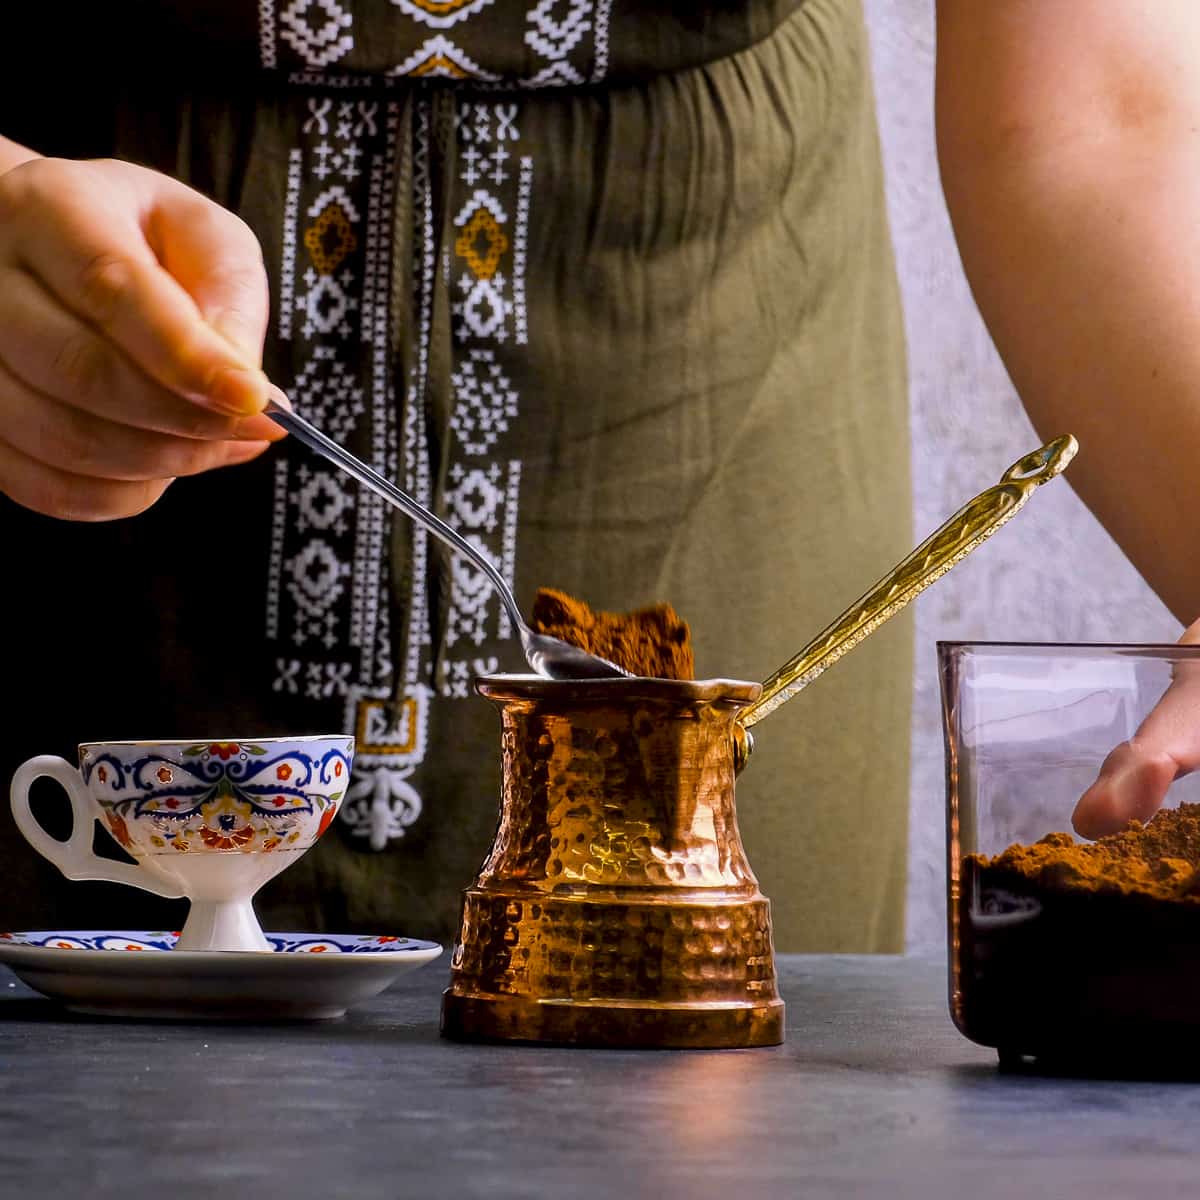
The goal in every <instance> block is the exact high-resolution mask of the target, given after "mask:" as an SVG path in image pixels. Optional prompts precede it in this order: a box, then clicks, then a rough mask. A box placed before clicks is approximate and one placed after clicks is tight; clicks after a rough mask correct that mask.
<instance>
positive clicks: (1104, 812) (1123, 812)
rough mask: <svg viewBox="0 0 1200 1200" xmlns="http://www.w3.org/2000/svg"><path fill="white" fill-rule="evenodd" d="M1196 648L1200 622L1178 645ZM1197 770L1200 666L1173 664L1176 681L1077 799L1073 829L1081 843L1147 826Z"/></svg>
mask: <svg viewBox="0 0 1200 1200" xmlns="http://www.w3.org/2000/svg"><path fill="white" fill-rule="evenodd" d="M1197 643H1200V621H1197V622H1195V623H1194V624H1193V625H1191V626H1189V627H1188V629H1187V631H1186V632H1185V633H1184V635H1183V637H1182V638H1180V644H1181V645H1196V644H1197ZM1197 767H1200V661H1196V662H1183V663H1177V664H1176V666H1175V678H1174V679H1173V680H1172V682H1171V686H1170V687H1169V688H1167V690H1166V691H1165V692H1164V693H1163V696H1162V699H1160V700H1159V702H1158V703H1157V704H1156V705H1155V706H1154V708H1153V710H1152V711H1151V712H1150V715H1149V716H1148V717H1147V718H1146V719H1145V720H1144V721H1143V722H1142V724H1141V726H1140V728H1139V729H1138V731H1137V733H1135V734H1134V735H1133V737H1132V738H1130V739H1129V741H1127V742H1122V743H1121V745H1119V746H1118V747H1117V748H1116V749H1115V750H1114V751H1113V752H1112V753H1111V754H1110V755H1109V756H1108V757H1107V758H1106V759H1105V760H1104V765H1103V766H1102V767H1101V768H1100V774H1099V777H1098V778H1097V779H1096V782H1095V783H1093V784H1092V786H1091V787H1090V788H1088V790H1087V791H1086V792H1084V793H1083V795H1082V796H1081V797H1080V799H1079V803H1078V804H1076V806H1075V812H1074V813H1073V814H1072V817H1071V823H1072V824H1073V825H1074V826H1075V831H1076V832H1077V833H1079V834H1081V835H1082V836H1083V837H1088V838H1098V837H1103V836H1104V835H1105V834H1107V833H1118V832H1119V831H1120V830H1122V829H1124V828H1125V826H1126V825H1128V824H1129V822H1130V821H1133V820H1138V821H1148V820H1149V819H1150V818H1151V817H1152V816H1154V814H1155V813H1156V812H1158V810H1159V808H1161V807H1162V802H1163V800H1164V799H1165V798H1166V795H1167V789H1168V788H1169V787H1170V786H1171V784H1172V783H1174V781H1175V780H1176V779H1177V778H1178V777H1179V776H1180V775H1186V774H1187V773H1188V772H1189V771H1194V770H1195V769H1196V768H1197Z"/></svg>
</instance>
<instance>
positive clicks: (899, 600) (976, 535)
mask: <svg viewBox="0 0 1200 1200" xmlns="http://www.w3.org/2000/svg"><path fill="white" fill-rule="evenodd" d="M1078 449H1079V445H1078V443H1077V442H1076V441H1075V439H1074V438H1073V437H1072V436H1071V435H1070V434H1069V433H1068V434H1065V435H1064V436H1062V437H1058V438H1055V439H1054V440H1053V441H1052V442H1048V443H1047V444H1046V445H1044V446H1043V447H1042V448H1041V449H1040V450H1034V451H1033V452H1032V453H1031V454H1026V455H1025V457H1024V458H1021V459H1018V460H1017V461H1016V462H1015V463H1013V465H1012V466H1011V467H1009V469H1008V470H1007V471H1005V472H1004V474H1003V475H1002V476H1001V477H1000V482H999V483H997V484H995V485H994V486H993V487H990V488H988V489H987V491H985V492H981V493H980V494H979V495H978V496H976V497H975V499H974V500H970V501H968V502H967V503H966V504H965V505H964V506H963V507H962V508H960V509H959V510H958V512H956V513H955V514H954V516H952V517H951V518H950V519H949V520H948V521H947V522H946V523H945V524H944V525H943V526H942V527H941V528H940V529H939V530H937V532H936V533H933V534H931V535H930V536H929V537H928V538H926V539H925V541H923V542H922V543H921V544H920V545H919V546H918V547H917V548H916V549H915V550H914V551H913V552H912V553H911V554H910V555H909V556H908V557H907V558H906V559H905V560H904V561H903V562H902V563H899V564H898V565H897V566H895V567H893V568H892V570H890V571H889V572H888V573H887V574H886V575H885V576H884V577H883V578H882V579H881V580H880V581H879V582H878V583H877V584H875V586H874V587H872V588H871V590H870V591H869V592H867V593H866V594H865V595H863V596H860V597H859V598H858V599H857V600H856V601H855V602H854V603H853V604H852V605H851V606H850V607H849V608H848V609H847V610H846V611H845V612H844V613H843V614H842V615H841V616H840V617H838V618H836V620H834V621H833V623H832V624H831V625H828V626H826V628H825V629H823V630H822V631H821V632H820V633H819V634H817V636H816V637H815V638H813V640H812V641H811V642H809V644H808V645H807V646H805V647H804V649H803V650H801V651H800V653H799V654H797V655H796V657H795V658H793V659H791V660H790V661H788V662H786V663H784V665H783V666H782V667H780V668H779V670H778V671H776V672H775V674H774V675H772V676H771V677H770V679H767V680H766V681H765V682H764V683H763V691H762V695H761V696H760V697H759V699H758V700H756V701H755V702H754V703H753V704H751V705H750V707H749V708H746V709H744V710H743V711H742V714H741V716H740V717H739V718H738V723H739V724H740V725H742V726H743V727H745V728H747V729H748V728H749V727H750V726H751V725H754V724H756V723H757V722H758V721H761V720H762V719H763V717H765V716H767V715H768V714H769V713H772V712H774V711H775V710H776V709H777V708H778V707H779V706H780V705H781V704H783V703H784V702H785V701H787V700H790V699H791V698H792V697H793V696H794V695H795V694H796V693H797V692H799V691H802V690H803V689H804V688H806V687H807V686H808V685H809V684H810V683H812V681H813V680H814V679H816V677H817V676H818V675H820V674H821V672H822V671H824V670H825V669H826V668H827V667H830V666H832V665H833V664H834V663H835V662H837V660H838V659H839V658H841V657H842V655H843V654H845V653H846V652H847V651H848V650H852V649H853V648H854V647H855V646H857V645H858V643H859V642H861V641H862V640H863V638H865V637H867V636H869V635H870V634H872V633H874V632H875V630H876V629H878V628H879V627H880V625H882V624H883V623H884V621H886V620H888V619H889V618H890V617H893V616H895V615H896V613H898V612H899V611H900V610H901V609H902V608H903V607H904V606H905V605H906V604H908V603H909V601H910V600H913V599H914V598H915V597H917V596H919V595H920V594H921V592H923V591H924V590H925V589H926V588H927V587H928V586H929V585H930V584H931V583H934V582H936V581H937V580H938V579H940V578H941V577H942V576H943V575H945V573H946V572H947V571H949V570H950V568H951V567H953V566H954V564H955V563H957V562H960V561H961V560H962V559H964V558H966V556H967V555H968V554H970V553H971V551H972V550H974V549H975V547H976V546H978V545H979V543H980V542H982V541H984V540H985V539H987V538H989V537H991V535H992V534H993V533H995V532H996V530H997V529H999V528H1000V526H1001V525H1003V524H1004V523H1005V521H1008V520H1009V519H1011V518H1012V517H1013V516H1015V515H1016V513H1017V511H1018V510H1019V509H1020V508H1021V506H1022V505H1023V504H1024V503H1025V501H1026V500H1028V499H1029V497H1030V496H1031V495H1032V494H1033V492H1034V491H1035V490H1036V489H1037V488H1038V487H1039V486H1040V485H1041V484H1043V483H1045V482H1046V481H1047V480H1048V479H1053V478H1054V476H1055V475H1058V474H1060V473H1061V472H1062V471H1063V470H1064V469H1065V468H1066V466H1067V464H1068V463H1069V462H1070V461H1071V459H1072V458H1074V457H1075V451H1076V450H1078Z"/></svg>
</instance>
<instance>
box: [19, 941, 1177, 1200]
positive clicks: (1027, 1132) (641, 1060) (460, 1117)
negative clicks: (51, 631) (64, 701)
mask: <svg viewBox="0 0 1200 1200" xmlns="http://www.w3.org/2000/svg"><path fill="white" fill-rule="evenodd" d="M444 963H445V960H444V959H443V960H442V961H441V962H439V963H436V964H434V965H433V966H430V967H427V968H425V969H424V970H422V971H418V972H415V973H413V974H411V975H408V976H405V977H403V978H402V979H401V980H400V981H398V982H397V984H396V985H395V986H394V987H393V988H392V989H391V990H390V991H388V992H386V993H384V994H383V995H382V996H380V997H378V998H377V999H376V1000H374V1001H372V1002H371V1003H369V1004H367V1005H365V1006H363V1007H362V1008H361V1009H359V1010H356V1011H354V1012H352V1013H351V1014H349V1015H348V1016H347V1017H346V1018H345V1019H343V1020H341V1021H337V1022H332V1023H319V1024H311V1025H283V1026H233V1025H222V1026H213V1025H200V1024H153V1023H136V1022H118V1021H97V1020H89V1019H87V1018H84V1017H71V1016H69V1015H66V1014H64V1013H63V1012H62V1011H61V1010H59V1009H57V1008H55V1007H54V1006H53V1005H51V1004H50V1003H49V1002H48V1001H45V1000H42V999H41V998H40V997H37V996H35V994H34V993H33V992H31V991H29V990H28V989H27V988H26V987H24V985H22V984H20V983H19V982H16V981H15V979H14V977H13V976H12V975H11V974H9V973H8V972H7V970H6V969H5V968H3V967H0V1196H3V1197H9V1196H11V1197H13V1198H14V1200H15V1198H16V1197H40V1196H55V1197H62V1198H73V1197H76V1196H94V1197H109V1196H112V1197H116V1196H120V1197H122V1200H137V1198H140V1197H143V1196H147V1197H149V1196H154V1197H163V1198H164V1200H166V1198H171V1200H174V1198H176V1197H191V1196H213V1197H220V1198H221V1200H225V1198H228V1197H240V1196H265V1197H274V1196H281V1197H290V1198H295V1200H300V1198H307V1197H320V1198H322V1200H327V1198H330V1197H355V1198H359V1200H373V1198H375V1197H388V1198H391V1197H398V1196H417V1197H421V1196H430V1197H454V1198H456V1200H459V1198H463V1200H465V1198H470V1197H477V1196H478V1197H542V1196H563V1197H571V1198H572V1200H574V1198H577V1197H578V1198H587V1197H592V1196H631V1197H632V1196H652V1197H675V1196H688V1197H692V1198H699V1200H706V1198H707V1197H728V1198H733V1200H750V1197H763V1196H767V1197H775V1196H789V1197H790V1196H804V1197H824V1196H839V1197H840V1196H866V1197H873V1196H880V1197H883V1196H887V1197H889V1198H895V1197H909V1196H912V1197H940V1196H950V1195H954V1196H956V1197H959V1196H966V1197H967V1200H982V1198H984V1197H992V1196H996V1197H1000V1196H1004V1197H1030V1196H1053V1197H1056V1198H1058V1200H1070V1198H1071V1197H1075V1196H1080V1197H1083V1196H1087V1197H1097V1196H1134V1195H1140V1196H1146V1195H1154V1196H1156V1197H1163V1196H1173V1195H1176V1194H1178V1195H1189V1196H1192V1195H1195V1194H1196V1193H1197V1191H1198V1190H1200V1185H1198V1184H1197V1182H1196V1177H1197V1176H1198V1175H1200V1154H1198V1152H1197V1148H1198V1146H1200V1085H1196V1084H1191V1083H1155V1082H1113V1081H1096V1080H1078V1079H1075V1080H1072V1079H1049V1078H1041V1077H1032V1078H1031V1077H1027V1076H1021V1075H1008V1074H1002V1073H1000V1072H999V1071H998V1070H997V1068H996V1059H995V1055H994V1054H993V1053H992V1052H991V1051H988V1050H985V1049H983V1048H982V1047H979V1046H974V1045H972V1044H971V1043H969V1042H967V1041H966V1040H964V1039H963V1038H962V1037H961V1036H960V1035H959V1034H958V1033H957V1031H956V1030H955V1029H954V1027H953V1026H952V1025H951V1023H950V1019H949V1017H948V1015H947V1012H946V1004H945V969H944V967H943V966H942V964H940V963H934V962H928V961H914V960H907V959H895V958H841V957H837V958H835V957H785V958H782V959H781V960H780V972H781V979H782V991H783V994H784V998H785V999H786V1001H787V1004H788V1040H787V1043H786V1045H784V1046H780V1047H777V1048H772V1049H765V1050H737V1051H675V1052H671V1051H611V1050H610V1051H602V1050H569V1049H558V1048H541V1047H528V1046H469V1045H456V1044H453V1043H449V1042H445V1041H442V1040H441V1039H439V1037H438V1031H437V1013H438V995H439V991H440V989H441V987H442V986H443V985H444V982H445V966H444Z"/></svg>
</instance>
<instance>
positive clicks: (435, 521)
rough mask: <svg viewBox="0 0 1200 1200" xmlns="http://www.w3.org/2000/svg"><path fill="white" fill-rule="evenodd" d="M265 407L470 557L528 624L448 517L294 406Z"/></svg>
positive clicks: (516, 621)
mask: <svg viewBox="0 0 1200 1200" xmlns="http://www.w3.org/2000/svg"><path fill="white" fill-rule="evenodd" d="M265 411H266V413H267V416H269V417H270V418H271V420H272V421H274V422H275V424H276V425H281V426H282V427H283V428H284V429H286V430H287V431H288V433H290V434H291V435H292V436H293V437H294V438H295V439H296V440H297V441H298V442H303V443H304V445H306V446H307V447H308V448H309V449H310V450H315V451H316V452H317V453H318V454H320V455H321V456H322V457H323V458H327V459H329V461H330V462H332V463H333V464H334V465H335V466H338V467H340V468H341V469H342V470H343V471H345V472H346V474H347V475H351V476H353V477H354V478H355V479H357V480H358V482H359V483H361V484H362V485H363V487H365V488H369V489H370V490H371V491H372V492H374V493H375V494H376V495H377V496H382V497H383V499H384V500H386V501H387V502H388V503H389V504H392V505H395V507H396V508H398V509H400V511H401V512H403V513H405V514H406V515H407V516H409V517H411V518H412V519H413V520H414V521H416V523H417V524H418V525H420V526H421V527H422V528H423V529H426V530H428V532H430V533H431V534H433V536H434V537H435V538H439V539H441V541H443V542H445V543H446V544H447V545H448V546H450V547H452V548H453V549H455V550H457V551H458V552H459V553H460V554H462V555H465V556H466V557H467V558H469V559H470V560H471V562H473V563H474V564H475V565H476V566H477V567H478V568H479V569H480V570H481V571H482V572H483V573H484V574H485V575H486V576H487V577H488V579H489V580H490V581H491V584H492V586H493V587H494V588H495V589H496V591H497V592H499V594H500V599H501V600H502V601H503V602H504V607H505V608H507V609H508V615H509V616H510V617H512V619H513V623H514V624H515V626H516V628H517V629H521V628H523V627H524V625H525V622H524V621H523V620H522V618H521V611H520V609H518V608H517V602H516V599H515V598H514V597H513V594H512V591H511V589H510V588H509V586H508V582H507V581H506V580H505V578H504V576H503V575H501V574H500V572H499V571H498V570H497V569H496V567H495V565H494V564H493V563H492V562H491V561H490V560H489V559H488V557H487V556H486V555H485V554H483V553H482V552H481V551H480V550H479V548H478V547H476V546H473V545H471V543H470V542H468V541H467V540H466V538H464V537H463V536H462V535H461V534H460V533H459V532H458V531H457V530H456V529H451V528H450V526H449V525H447V524H446V522H445V521H443V520H442V519H441V518H440V517H438V516H435V515H434V514H433V513H431V512H430V511H429V509H427V508H426V507H425V506H424V505H422V504H418V503H417V502H416V501H415V500H414V499H413V498H412V497H411V496H410V495H409V494H408V493H407V492H402V491H401V490H400V489H399V488H398V487H397V486H396V485H395V484H394V483H392V482H390V481H389V480H387V479H385V478H384V477H383V476H382V475H380V474H379V472H378V471H375V470H372V469H371V468H370V467H368V466H367V464H366V463H365V462H362V461H361V460H360V459H357V458H355V457H354V455H353V454H351V453H350V452H349V451H348V450H346V449H345V448H344V447H342V446H339V445H338V444H337V442H335V441H334V440H333V439H332V438H330V437H327V436H326V435H325V434H323V433H322V432H321V431H320V430H319V429H318V428H317V427H316V426H315V425H313V424H310V423H309V422H308V421H306V420H305V419H304V418H303V417H302V416H301V415H300V414H299V413H298V412H296V411H295V410H294V409H287V408H284V407H283V405H281V404H276V403H275V401H274V400H269V401H268V402H267V407H266V410H265Z"/></svg>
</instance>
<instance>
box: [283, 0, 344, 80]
mask: <svg viewBox="0 0 1200 1200" xmlns="http://www.w3.org/2000/svg"><path fill="white" fill-rule="evenodd" d="M353 22H354V18H353V17H352V16H351V15H350V14H349V13H348V12H347V11H346V10H345V9H344V8H342V6H341V5H340V4H338V3H337V0H292V2H291V3H290V4H289V5H288V6H287V7H286V8H285V9H284V10H283V12H281V13H280V14H279V25H280V34H281V36H282V37H283V40H284V41H285V42H287V44H288V45H289V46H291V48H292V49H293V50H295V51H296V53H297V54H299V55H300V56H301V57H302V58H303V59H304V61H305V62H306V63H307V64H308V65H309V66H310V67H327V66H329V64H330V63H333V62H337V60H338V59H339V58H342V57H343V56H344V55H346V54H348V53H349V52H350V50H351V49H352V48H353V46H354V36H353V34H350V33H343V32H342V31H343V30H346V29H349V28H350V26H351V25H352V24H353Z"/></svg>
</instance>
